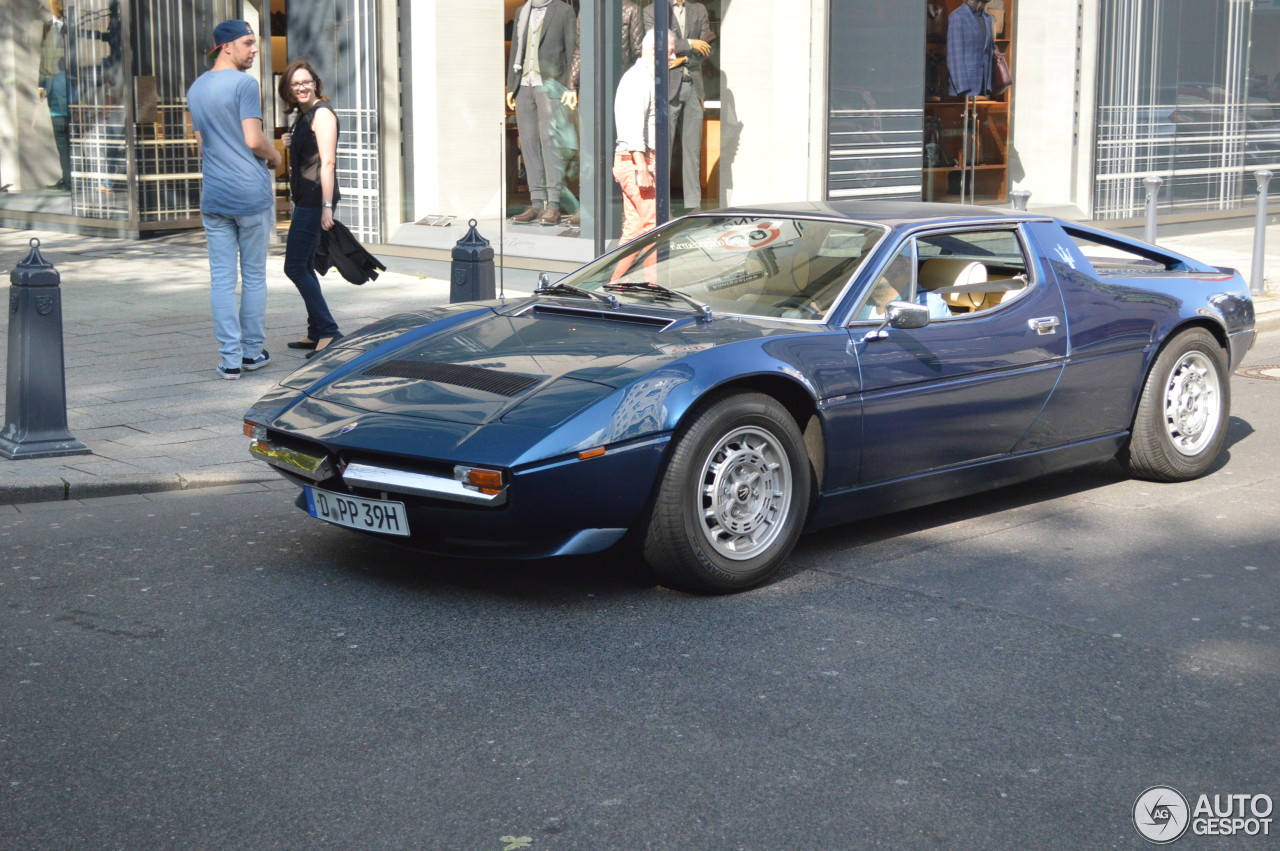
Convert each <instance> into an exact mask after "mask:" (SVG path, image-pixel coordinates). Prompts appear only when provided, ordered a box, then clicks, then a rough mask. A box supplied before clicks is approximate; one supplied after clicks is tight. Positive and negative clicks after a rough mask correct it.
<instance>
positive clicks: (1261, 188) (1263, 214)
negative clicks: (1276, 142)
mask: <svg viewBox="0 0 1280 851" xmlns="http://www.w3.org/2000/svg"><path fill="white" fill-rule="evenodd" d="M1253 176H1254V177H1255V178H1256V179H1257V181H1258V211H1257V213H1256V215H1255V217H1254V222H1253V273H1252V274H1251V275H1250V276H1249V292H1251V293H1253V294H1254V295H1262V294H1263V293H1265V292H1266V291H1267V284H1266V276H1267V269H1266V255H1265V250H1266V247H1267V184H1269V183H1271V172H1269V171H1267V170H1266V169H1265V168H1264V169H1260V170H1258V171H1255V172H1254V173H1253Z"/></svg>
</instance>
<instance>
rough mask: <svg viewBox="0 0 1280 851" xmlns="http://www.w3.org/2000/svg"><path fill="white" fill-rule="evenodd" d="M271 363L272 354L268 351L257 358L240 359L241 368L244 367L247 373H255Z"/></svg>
mask: <svg viewBox="0 0 1280 851" xmlns="http://www.w3.org/2000/svg"><path fill="white" fill-rule="evenodd" d="M269 363H271V353H270V352H268V351H267V350H266V349H263V350H262V352H261V354H259V355H258V356H257V357H256V358H241V359H240V366H242V367H244V369H245V371H247V372H253V371H254V370H255V369H262V368H263V367H264V366H266V365H267V364H269Z"/></svg>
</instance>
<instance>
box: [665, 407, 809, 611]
mask: <svg viewBox="0 0 1280 851" xmlns="http://www.w3.org/2000/svg"><path fill="white" fill-rule="evenodd" d="M811 481H812V478H811V475H810V468H809V458H808V456H807V455H806V453H805V449H804V440H803V437H802V436H801V434H800V430H799V428H798V427H797V426H796V423H795V420H793V419H792V417H791V415H790V414H789V413H788V412H787V410H786V408H784V407H783V406H782V405H781V404H779V403H778V402H777V401H776V400H774V399H773V398H771V397H769V396H765V395H763V394H759V393H740V394H735V395H732V396H726V397H725V398H723V399H721V400H719V401H718V402H715V403H713V404H712V405H711V406H710V407H708V408H707V409H706V410H704V411H702V412H701V413H700V414H698V415H697V417H696V418H695V419H694V421H693V422H692V424H691V425H689V427H688V428H686V429H684V430H683V431H682V432H681V433H680V434H679V436H678V437H677V438H676V443H675V446H674V447H673V449H672V452H671V457H670V460H669V461H668V464H667V467H666V470H665V472H664V474H663V478H662V481H661V482H660V483H659V485H658V493H657V496H656V498H655V500H654V507H653V512H652V514H651V516H650V521H649V526H648V531H647V534H646V537H645V543H644V555H645V560H646V561H647V562H648V563H649V565H650V566H651V567H652V568H653V569H654V571H655V572H656V573H657V574H658V576H659V578H661V580H662V581H663V584H665V585H668V586H671V587H674V588H680V589H683V590H687V591H699V592H712V593H723V592H727V591H739V590H742V589H745V588H750V587H752V586H754V585H758V584H760V583H761V582H764V581H765V580H766V579H768V578H769V577H770V576H772V575H773V574H774V573H775V572H776V571H777V570H778V568H779V567H780V566H781V565H782V562H783V561H784V560H785V559H786V557H787V556H788V555H789V554H790V553H791V550H792V548H793V547H795V543H796V539H797V538H798V537H799V535H800V530H801V528H802V527H803V526H804V520H805V516H806V515H807V513H808V508H809V489H810V487H811V485H810V482H811Z"/></svg>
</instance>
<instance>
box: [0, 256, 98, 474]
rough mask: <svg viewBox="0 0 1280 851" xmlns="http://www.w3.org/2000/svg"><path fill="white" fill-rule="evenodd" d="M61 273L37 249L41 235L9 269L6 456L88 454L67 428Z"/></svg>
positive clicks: (0, 436) (0, 443) (2, 444)
mask: <svg viewBox="0 0 1280 851" xmlns="http://www.w3.org/2000/svg"><path fill="white" fill-rule="evenodd" d="M61 280H62V276H61V275H59V274H58V270H57V269H55V268H53V264H52V263H50V262H49V261H48V260H45V259H44V257H43V256H42V255H41V254H40V240H38V239H32V240H31V253H30V254H28V255H27V256H26V259H24V260H23V261H22V262H20V263H19V264H18V265H17V266H15V267H14V268H13V271H12V272H10V273H9V364H8V377H7V379H6V383H5V397H4V399H5V404H4V430H3V431H0V455H3V456H4V457H5V458H8V459H9V460H10V461H16V460H20V459H24V458H56V457H59V456H62V455H88V454H90V449H89V448H88V447H87V446H85V445H84V444H83V443H80V442H79V441H78V440H76V439H75V438H74V437H72V436H71V432H69V431H67V377H66V372H65V371H64V369H63V359H62V293H61V291H60V290H59V286H58V285H59V284H60V283H61Z"/></svg>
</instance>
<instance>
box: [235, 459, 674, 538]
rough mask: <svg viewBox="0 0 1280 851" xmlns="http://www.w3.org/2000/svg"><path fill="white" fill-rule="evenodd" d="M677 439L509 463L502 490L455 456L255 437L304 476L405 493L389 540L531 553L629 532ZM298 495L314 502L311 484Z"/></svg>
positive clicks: (380, 495) (295, 476)
mask: <svg viewBox="0 0 1280 851" xmlns="http://www.w3.org/2000/svg"><path fill="white" fill-rule="evenodd" d="M669 440H670V435H668V434H663V435H658V436H651V437H649V438H647V439H643V440H638V441H635V442H632V443H627V444H619V445H615V446H611V447H609V448H608V449H607V451H606V452H605V453H604V454H602V455H598V456H596V457H591V458H587V459H585V460H584V459H582V458H579V457H577V456H569V457H563V458H558V459H550V460H548V461H545V462H542V463H538V464H533V465H529V466H526V467H523V468H517V469H514V470H510V471H508V477H507V481H508V484H507V487H506V488H505V489H504V490H503V491H502V492H501V494H498V495H485V494H481V493H478V492H476V491H473V490H469V489H466V488H464V486H463V485H462V484H461V483H460V482H457V481H455V480H453V479H450V478H447V477H445V476H444V475H443V473H442V472H441V471H442V470H443V469H445V468H447V467H448V466H449V463H448V462H440V463H437V464H435V465H434V469H432V465H431V464H429V463H425V462H424V463H422V464H414V463H411V462H410V461H408V460H407V459H403V458H397V457H393V456H384V455H380V454H379V453H376V452H371V451H367V450H356V449H348V448H345V447H344V448H341V449H335V448H333V447H327V446H324V445H321V444H315V443H310V442H308V443H305V444H304V443H301V442H299V441H296V440H293V439H290V438H288V437H284V438H281V437H280V436H274V437H272V436H268V437H267V439H266V440H255V441H253V442H252V443H251V445H250V451H251V453H252V454H253V456H254V457H255V458H258V459H260V460H264V461H267V463H269V464H271V465H272V467H273V468H274V469H276V470H277V472H279V473H280V474H281V475H283V476H285V478H287V479H289V480H290V481H292V482H294V483H295V484H298V485H309V486H312V487H317V488H321V489H323V490H328V491H333V492H336V493H345V494H350V495H353V496H363V497H368V498H372V499H395V500H398V501H401V502H403V503H404V505H405V512H406V514H407V516H408V520H409V530H410V535H409V536H408V538H392V537H390V536H386V537H384V536H379V535H376V534H375V537H382V538H383V540H386V541H387V542H388V543H394V544H402V545H407V546H410V547H412V548H414V549H417V550H420V551H423V552H430V553H436V554H440V555H449V556H463V557H469V558H516V559H524V558H544V557H548V556H556V555H579V554H586V553H592V552H599V551H601V550H604V549H607V548H608V547H609V546H611V545H613V544H614V543H616V542H617V541H618V540H619V539H621V538H622V536H623V535H624V534H625V533H626V532H627V531H628V530H629V529H631V528H633V527H634V526H635V525H636V523H637V522H638V521H639V520H640V519H641V518H642V517H643V512H644V510H645V508H646V506H647V504H648V501H649V497H650V494H651V492H652V490H653V484H654V483H655V482H656V481H657V478H658V475H659V474H660V472H661V469H662V462H663V457H664V453H665V451H666V447H667V443H668V442H669ZM415 467H416V469H415ZM298 505H299V507H301V508H303V509H304V510H305V505H306V502H305V498H304V495H302V494H300V495H299V501H298ZM371 534H372V533H371Z"/></svg>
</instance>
